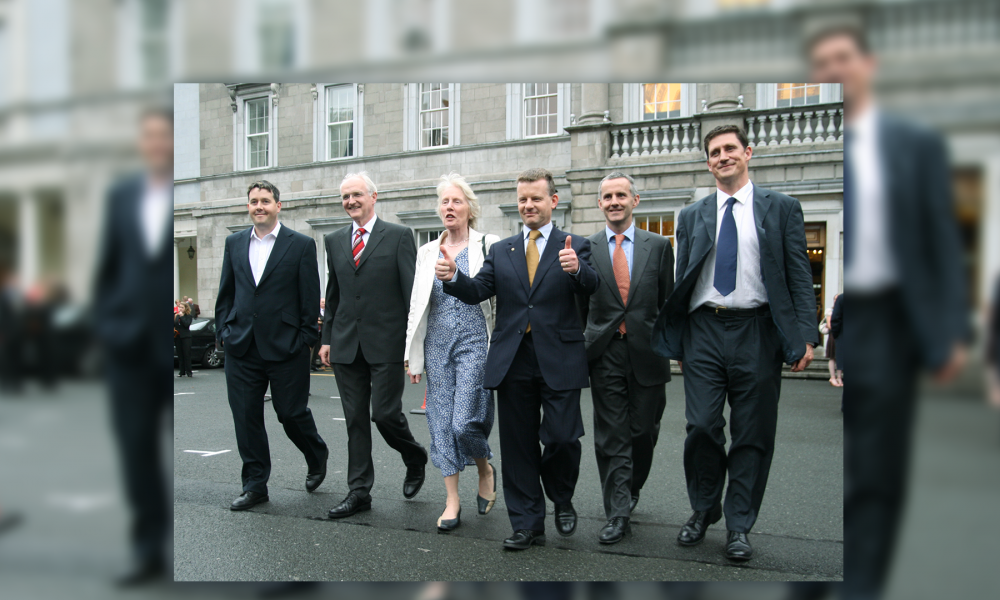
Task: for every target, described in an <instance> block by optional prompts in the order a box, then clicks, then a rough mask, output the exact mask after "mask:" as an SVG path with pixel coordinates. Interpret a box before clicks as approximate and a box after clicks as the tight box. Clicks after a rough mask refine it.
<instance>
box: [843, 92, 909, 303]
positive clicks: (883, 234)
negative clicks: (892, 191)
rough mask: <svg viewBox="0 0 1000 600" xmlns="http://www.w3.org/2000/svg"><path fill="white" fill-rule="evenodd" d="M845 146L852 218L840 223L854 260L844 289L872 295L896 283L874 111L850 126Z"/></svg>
mask: <svg viewBox="0 0 1000 600" xmlns="http://www.w3.org/2000/svg"><path fill="white" fill-rule="evenodd" d="M847 144H849V145H850V146H849V148H850V152H848V153H846V155H845V158H849V159H850V161H851V164H850V168H851V175H852V178H853V183H852V185H853V186H854V217H853V223H844V227H845V229H846V228H848V227H849V228H850V229H851V235H850V237H849V238H848V240H849V241H850V243H851V250H850V251H851V252H852V256H853V257H854V259H853V260H851V264H850V266H849V267H847V268H846V270H845V271H844V285H845V286H846V287H850V288H851V289H853V290H855V291H868V292H874V291H879V290H882V289H885V288H888V287H890V286H892V285H894V284H895V283H897V282H898V271H897V270H896V261H895V260H893V255H892V252H891V251H890V250H889V216H888V207H887V202H886V193H885V182H884V180H883V179H882V173H884V171H883V169H882V155H881V153H880V152H879V138H878V113H877V112H876V110H875V108H874V107H869V108H868V109H867V110H865V112H864V113H862V114H861V115H859V116H858V117H857V118H856V119H855V120H854V122H853V123H852V124H851V127H850V131H849V133H848V135H847ZM844 191H845V192H846V191H847V190H844ZM845 266H846V265H845Z"/></svg>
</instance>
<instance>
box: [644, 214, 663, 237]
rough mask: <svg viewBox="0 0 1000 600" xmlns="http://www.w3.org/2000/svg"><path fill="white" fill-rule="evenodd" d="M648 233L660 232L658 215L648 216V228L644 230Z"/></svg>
mask: <svg viewBox="0 0 1000 600" xmlns="http://www.w3.org/2000/svg"><path fill="white" fill-rule="evenodd" d="M646 231H648V232H650V233H660V219H659V217H650V218H649V228H648V229H647V230H646Z"/></svg>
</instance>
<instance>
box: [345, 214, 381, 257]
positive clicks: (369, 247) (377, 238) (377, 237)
mask: <svg viewBox="0 0 1000 600" xmlns="http://www.w3.org/2000/svg"><path fill="white" fill-rule="evenodd" d="M352 229H353V228H352ZM372 229H373V230H374V231H372V232H371V233H370V234H368V242H367V243H366V244H365V249H364V250H362V252H361V259H360V261H359V262H358V268H359V269H360V268H361V267H363V266H364V264H365V261H366V260H368V257H369V256H371V254H372V252H373V251H374V250H375V247H376V246H378V245H379V242H381V241H382V239H383V238H385V222H384V221H382V219H376V220H375V227H373V228H372ZM348 237H350V236H348ZM352 241H353V240H352ZM348 243H350V242H348ZM347 255H348V256H353V253H352V252H350V251H348V253H347ZM351 262H354V261H351Z"/></svg>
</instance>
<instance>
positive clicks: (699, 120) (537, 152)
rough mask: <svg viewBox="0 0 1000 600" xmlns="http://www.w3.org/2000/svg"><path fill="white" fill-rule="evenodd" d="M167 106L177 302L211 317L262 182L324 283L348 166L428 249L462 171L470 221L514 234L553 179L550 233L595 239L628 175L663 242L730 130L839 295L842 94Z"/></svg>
mask: <svg viewBox="0 0 1000 600" xmlns="http://www.w3.org/2000/svg"><path fill="white" fill-rule="evenodd" d="M175 111H176V115H177V118H176V122H175V127H176V139H177V145H176V150H175V151H176V155H177V161H176V167H175V210H174V229H175V232H174V235H175V239H176V240H177V241H178V248H179V250H180V252H179V253H178V255H177V256H178V258H177V268H176V270H175V289H176V294H175V295H189V296H192V297H194V298H196V299H197V301H198V302H199V304H200V305H201V306H202V310H203V311H205V312H206V313H208V314H211V309H212V306H214V303H215V297H216V293H217V289H218V282H219V275H220V269H221V264H222V252H223V247H224V241H225V238H226V236H228V235H229V234H231V233H232V232H234V231H239V230H241V229H245V228H246V227H249V220H248V217H247V211H246V187H247V185H248V184H249V183H250V182H251V181H253V180H255V179H261V178H264V179H267V180H269V181H271V182H273V183H275V184H276V185H277V186H278V187H279V189H281V191H282V193H281V201H282V211H281V216H280V218H281V221H282V223H283V224H284V225H286V226H290V227H292V228H293V229H295V230H297V231H299V232H302V233H305V234H307V235H309V236H311V237H313V238H314V239H315V240H316V242H317V248H318V250H319V257H320V264H319V270H320V278H321V283H322V284H323V285H324V286H325V284H326V263H325V257H324V256H323V244H322V239H323V236H324V235H326V234H328V233H330V232H332V231H334V230H336V229H337V228H340V227H343V226H345V225H347V224H348V223H349V219H348V217H347V216H346V214H345V213H344V211H343V209H342V207H341V203H340V199H339V184H340V181H341V179H342V178H343V176H344V175H345V174H346V173H349V172H355V171H360V170H365V171H368V172H369V173H370V174H371V176H372V177H373V179H374V180H375V182H376V183H377V185H378V188H379V194H378V203H377V205H376V212H377V214H378V215H379V217H380V218H384V219H386V220H388V221H391V222H395V223H402V224H404V225H407V226H409V227H411V228H412V229H413V230H414V234H415V237H416V239H417V240H418V243H424V242H426V241H428V240H430V239H434V238H435V237H436V236H437V235H438V232H439V231H440V230H441V225H440V220H439V219H438V217H437V215H436V209H435V207H436V204H437V200H436V195H435V186H436V183H437V179H438V177H440V176H441V175H442V174H445V173H448V172H451V171H456V172H458V173H460V174H462V175H464V176H465V177H466V178H467V179H468V180H469V182H470V184H471V185H472V187H473V189H474V190H475V191H476V193H477V195H478V196H479V198H480V202H481V204H482V207H483V217H482V219H481V223H482V224H481V225H480V228H481V229H482V230H484V231H487V232H490V233H495V234H497V235H500V236H507V235H511V234H512V233H513V232H514V231H516V230H517V228H518V227H519V224H520V218H519V216H518V214H517V210H516V205H515V187H516V186H515V179H516V177H517V174H518V173H519V172H521V171H523V170H525V169H528V168H531V167H545V168H548V169H550V170H551V171H552V172H553V173H554V174H555V177H556V184H557V187H558V188H559V206H558V208H557V209H556V211H555V214H554V220H555V222H556V224H557V225H558V226H559V227H560V228H563V229H565V230H567V231H569V232H570V233H572V234H574V235H590V234H592V233H594V232H596V231H598V230H599V229H600V228H601V227H603V222H604V219H603V214H602V213H601V212H600V210H599V209H598V208H597V191H598V184H599V181H600V179H601V178H602V177H604V175H606V174H608V173H609V172H611V171H612V170H622V171H624V172H626V173H629V174H630V175H632V176H633V177H634V178H635V180H636V184H637V187H638V189H639V193H640V198H641V201H640V204H639V206H638V208H637V209H636V211H635V214H636V218H637V223H638V224H639V226H640V227H643V228H646V229H649V230H652V231H656V232H658V233H661V234H662V235H667V236H672V235H673V223H674V221H675V219H676V217H677V214H678V213H679V212H680V210H681V209H682V208H684V206H686V205H688V204H691V203H693V202H694V201H696V200H698V199H700V198H702V197H703V196H705V195H706V194H708V193H710V192H711V191H712V190H713V188H714V180H713V178H712V176H711V174H710V173H709V171H708V169H707V165H706V162H705V155H704V152H703V151H702V150H701V149H700V147H699V146H700V142H699V140H700V139H701V136H702V135H703V134H704V133H705V132H707V131H708V130H710V129H711V128H713V127H715V126H716V125H720V124H724V123H735V124H738V125H740V126H741V127H744V129H746V130H747V131H748V133H750V136H751V143H752V144H753V146H754V157H753V159H752V160H751V163H750V166H751V172H750V175H751V179H752V180H753V181H754V182H755V183H756V184H757V185H760V186H764V187H768V188H771V189H775V190H778V191H781V192H784V193H787V194H790V195H792V196H794V197H796V198H798V199H799V200H800V201H801V203H802V206H803V210H804V212H805V217H806V222H807V234H808V237H809V252H810V259H811V260H812V261H813V265H814V285H815V288H816V292H817V299H818V303H819V305H820V306H821V307H826V308H828V307H830V306H832V302H833V293H835V292H836V291H839V290H840V289H841V287H842V268H841V264H842V260H841V239H842V231H843V224H842V177H843V172H842V161H843V132H842V128H841V118H842V104H841V99H840V89H839V86H836V85H825V84H824V85H815V86H805V84H766V83H765V84H748V83H741V84H703V83H699V84H633V83H625V84H621V83H617V84H606V83H603V84H589V83H572V84H571V83H556V84H521V83H475V84H469V83H461V84H458V83H454V84H419V83H377V84H376V83H365V84H323V83H295V84H287V83H283V84H278V83H271V84H180V85H177V86H176V87H175ZM188 249H190V250H193V252H190V251H188V252H187V253H185V250H188ZM191 254H193V256H194V257H193V258H189V255H191ZM317 300H318V299H317Z"/></svg>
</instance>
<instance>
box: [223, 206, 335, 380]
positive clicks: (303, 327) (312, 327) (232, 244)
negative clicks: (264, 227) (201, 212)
mask: <svg viewBox="0 0 1000 600" xmlns="http://www.w3.org/2000/svg"><path fill="white" fill-rule="evenodd" d="M252 229H253V227H248V228H247V229H244V230H243V231H238V232H236V233H234V234H232V235H230V236H229V237H227V238H226V250H225V253H224V254H223V257H222V277H221V278H220V280H219V296H218V299H217V300H216V301H215V322H216V327H215V335H216V337H217V338H218V339H219V340H221V341H222V342H225V351H226V355H234V356H243V355H244V354H246V351H247V350H248V349H249V348H250V343H251V342H252V341H253V342H255V343H256V344H257V350H258V352H260V356H261V358H263V359H264V360H273V361H279V360H288V359H290V358H293V357H294V356H295V355H296V354H297V353H299V352H301V351H302V349H303V348H305V347H309V346H314V345H315V344H316V342H317V341H319V332H318V331H317V330H316V319H318V318H319V298H320V295H319V269H318V266H317V264H318V263H317V262H316V242H315V241H314V240H313V239H312V238H311V237H309V236H307V235H304V234H301V233H299V232H297V231H295V230H293V229H292V228H291V227H288V226H287V225H284V224H283V225H282V226H281V230H280V231H278V237H277V239H275V240H274V246H273V247H272V248H271V254H270V256H268V258H267V264H266V265H265V266H264V272H263V273H262V274H261V277H260V283H259V284H257V285H254V281H253V271H252V270H251V269H250V259H249V252H250V232H251V230H252Z"/></svg>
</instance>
